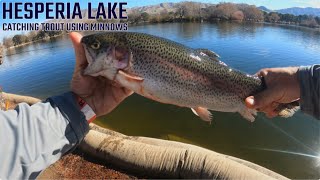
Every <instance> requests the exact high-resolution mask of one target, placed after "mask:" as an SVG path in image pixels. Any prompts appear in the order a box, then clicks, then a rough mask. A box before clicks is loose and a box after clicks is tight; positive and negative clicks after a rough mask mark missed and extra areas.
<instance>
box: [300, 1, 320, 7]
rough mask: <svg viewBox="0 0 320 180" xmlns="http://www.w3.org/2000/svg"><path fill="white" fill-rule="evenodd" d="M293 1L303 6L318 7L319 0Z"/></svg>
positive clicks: (319, 5) (319, 4)
mask: <svg viewBox="0 0 320 180" xmlns="http://www.w3.org/2000/svg"><path fill="white" fill-rule="evenodd" d="M294 2H295V3H299V4H303V5H304V7H313V8H320V0H295V1H294Z"/></svg>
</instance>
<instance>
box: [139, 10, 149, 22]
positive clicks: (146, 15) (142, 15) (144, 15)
mask: <svg viewBox="0 0 320 180" xmlns="http://www.w3.org/2000/svg"><path fill="white" fill-rule="evenodd" d="M149 18H150V15H149V14H148V13H147V12H143V13H141V19H142V20H143V21H149Z"/></svg>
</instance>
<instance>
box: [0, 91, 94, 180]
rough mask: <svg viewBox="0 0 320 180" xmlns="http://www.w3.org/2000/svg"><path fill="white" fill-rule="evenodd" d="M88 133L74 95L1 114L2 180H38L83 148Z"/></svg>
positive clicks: (56, 97)
mask: <svg viewBox="0 0 320 180" xmlns="http://www.w3.org/2000/svg"><path fill="white" fill-rule="evenodd" d="M88 129H89V127H88V123H87V120H86V118H85V116H84V114H83V113H82V112H81V111H80V107H79V105H78V103H77V99H76V96H75V95H74V94H73V93H71V92H69V93H66V94H63V95H61V96H55V97H51V98H49V99H47V100H46V101H45V102H42V103H37V104H35V105H33V106H29V105H27V104H25V103H21V104H19V105H18V106H17V107H16V108H15V110H9V111H6V112H5V111H0V143H1V146H0V162H1V163H0V179H34V178H36V177H37V176H38V175H39V173H40V172H41V171H42V170H44V169H45V168H46V167H48V166H49V165H51V164H53V163H54V162H56V161H57V160H58V159H59V158H60V157H61V156H62V155H63V154H65V153H67V152H68V151H70V150H71V149H73V148H74V147H75V146H76V145H77V144H79V142H81V140H82V139H83V138H84V136H85V134H86V133H87V132H88Z"/></svg>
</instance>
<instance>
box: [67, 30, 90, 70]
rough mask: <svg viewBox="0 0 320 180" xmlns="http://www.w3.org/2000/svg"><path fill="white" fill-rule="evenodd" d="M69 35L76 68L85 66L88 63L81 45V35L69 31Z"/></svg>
mask: <svg viewBox="0 0 320 180" xmlns="http://www.w3.org/2000/svg"><path fill="white" fill-rule="evenodd" d="M69 36H70V39H71V41H72V44H73V48H74V52H75V55H76V69H79V68H84V67H86V66H87V64H88V63H87V59H86V56H85V52H84V49H83V46H82V44H81V38H82V35H81V34H80V33H77V32H71V33H70V35H69Z"/></svg>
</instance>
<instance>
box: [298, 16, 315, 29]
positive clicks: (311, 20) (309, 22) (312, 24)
mask: <svg viewBox="0 0 320 180" xmlns="http://www.w3.org/2000/svg"><path fill="white" fill-rule="evenodd" d="M301 25H302V26H307V27H312V28H315V27H318V23H317V21H316V20H315V18H313V17H312V18H309V19H307V20H303V21H302V22H301Z"/></svg>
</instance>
